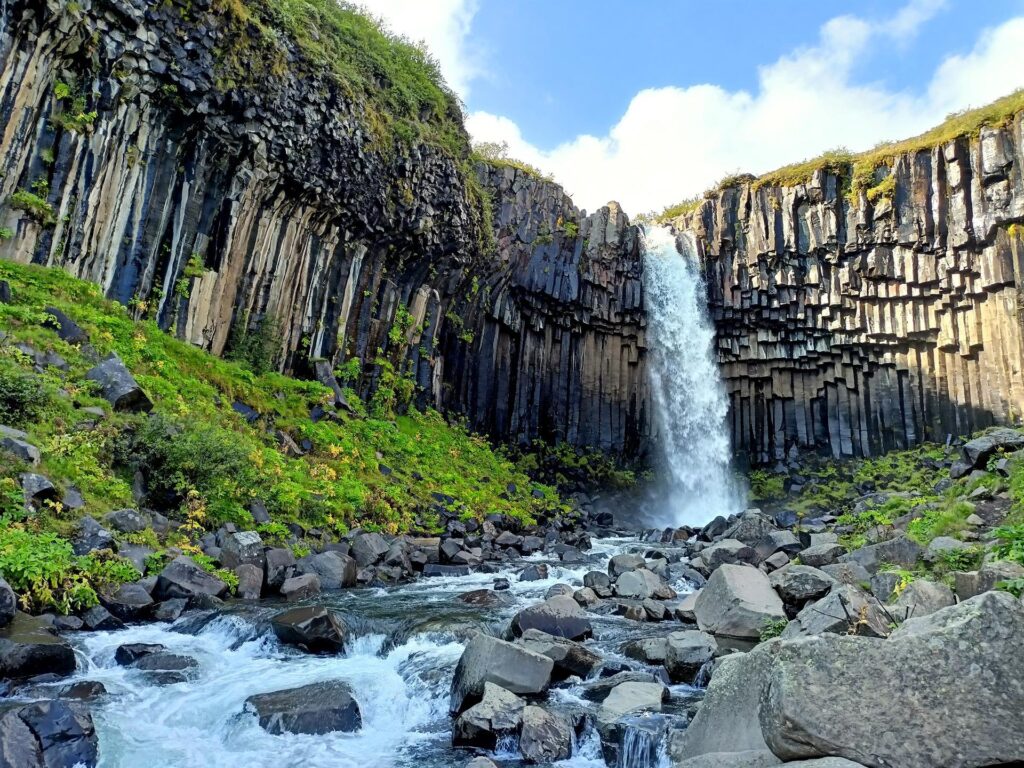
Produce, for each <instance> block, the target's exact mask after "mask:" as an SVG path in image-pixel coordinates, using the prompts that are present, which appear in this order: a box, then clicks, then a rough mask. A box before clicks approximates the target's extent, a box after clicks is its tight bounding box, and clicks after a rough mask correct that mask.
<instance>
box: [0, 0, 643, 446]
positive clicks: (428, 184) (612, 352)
mask: <svg viewBox="0 0 1024 768" xmlns="http://www.w3.org/2000/svg"><path fill="white" fill-rule="evenodd" d="M224 5H225V4H223V3H218V2H215V1H214V0H191V1H190V2H185V0H172V1H171V2H165V3H152V2H148V1H147V0H82V2H79V3H65V2H61V1H60V0H8V2H5V3H0V125H2V126H3V127H2V129H0V173H2V175H0V227H5V228H9V229H11V230H12V231H13V237H12V238H10V239H4V240H0V256H2V257H4V258H9V259H14V260H17V261H33V262H36V263H41V264H47V265H57V266H61V267H63V268H64V269H66V270H67V271H69V272H71V273H72V274H74V275H76V276H78V277H82V278H85V279H88V280H91V281H94V282H95V283H97V284H98V285H99V286H100V287H101V289H102V290H103V292H104V293H105V294H106V295H108V296H110V297H111V298H114V299H117V300H119V301H121V302H123V303H125V304H127V305H128V306H129V307H130V308H131V309H132V311H133V312H134V313H135V314H136V315H138V316H143V315H145V316H149V317H152V318H154V319H156V320H157V321H158V322H159V323H160V324H161V325H162V326H163V327H165V328H167V329H169V330H172V331H173V332H174V333H176V334H177V335H178V336H180V337H182V338H184V339H187V340H189V341H191V342H193V343H195V344H197V345H201V346H203V347H205V348H207V349H210V350H212V351H213V352H216V353H221V352H223V351H225V348H226V347H227V346H228V345H229V344H230V342H231V336H232V331H233V330H237V329H242V328H248V329H250V330H253V329H255V328H257V327H259V326H260V324H261V323H264V324H265V327H269V326H270V325H271V323H270V321H269V320H267V318H273V319H274V320H275V321H276V325H278V326H279V329H280V339H279V344H277V345H276V361H275V362H276V364H277V365H278V366H279V367H280V368H282V369H283V370H286V371H291V372H296V373H300V374H303V373H307V372H311V370H312V367H313V366H312V365H311V362H312V361H315V360H317V359H320V358H326V359H327V360H328V361H329V362H330V363H331V364H338V365H340V364H342V363H345V362H347V361H349V360H351V359H353V358H358V359H359V361H360V363H361V372H360V374H359V375H358V376H357V377H356V378H355V379H353V380H351V381H350V382H349V383H350V384H351V385H352V386H353V387H354V388H355V389H357V390H358V391H359V392H360V394H361V395H363V396H369V395H371V394H372V392H373V391H375V389H376V388H377V386H378V383H379V381H380V378H381V376H382V375H387V372H388V366H392V367H393V368H394V369H396V370H397V371H398V372H400V373H402V374H404V375H408V376H411V377H413V378H414V379H415V382H416V384H417V385H418V390H417V392H418V394H417V397H418V400H419V404H420V405H432V406H435V407H440V408H443V409H445V410H446V411H451V412H457V413H463V414H465V415H466V416H467V417H468V419H469V422H470V425H471V426H473V427H475V428H477V429H479V430H482V431H486V432H489V433H490V434H492V435H493V436H495V437H497V438H500V439H504V440H509V441H515V442H528V441H530V440H533V439H536V438H538V437H540V438H546V439H563V440H566V441H568V442H570V443H573V444H576V445H581V446H593V447H597V448H601V449H604V450H606V451H610V452H617V453H629V454H632V455H636V454H640V453H643V452H644V451H645V450H646V443H647V439H648V435H649V431H650V430H649V407H648V395H647V391H646V383H645V378H644V373H643V360H644V337H643V312H642V293H641V286H640V259H639V249H638V244H637V232H636V229H635V228H634V227H631V226H630V225H629V222H628V220H627V218H626V216H625V215H624V214H623V213H622V212H621V211H620V210H619V209H618V207H617V206H615V205H610V206H609V207H608V208H604V209H601V210H599V211H598V212H597V213H595V214H593V215H592V216H589V217H587V216H585V215H584V214H583V213H582V212H580V211H579V210H577V209H576V208H574V207H573V205H572V203H571V201H570V200H569V198H568V197H567V196H566V195H565V194H564V192H563V191H562V190H561V188H559V187H558V186H557V185H554V184H552V183H549V182H544V181H542V180H540V179H536V178H534V177H532V176H529V175H527V174H525V173H523V172H522V171H516V170H513V169H506V168H491V167H489V166H486V165H483V164H480V165H479V166H478V167H477V168H476V169H475V171H473V170H472V169H470V171H469V172H470V174H472V173H475V174H476V175H477V181H478V182H480V184H481V186H482V187H483V189H484V194H483V195H480V194H476V195H474V194H472V193H471V191H470V190H468V189H467V184H466V173H467V172H466V167H467V166H466V160H465V158H464V157H463V158H457V157H453V156H452V155H451V154H449V153H448V152H446V151H443V150H441V149H439V148H437V147H435V146H434V145H431V144H428V143H418V144H413V145H412V146H406V145H401V146H399V145H398V144H395V143H394V142H395V137H394V136H391V135H389V134H388V132H387V130H386V129H385V131H384V134H385V136H384V138H382V137H381V135H379V133H380V132H379V131H378V132H377V133H376V134H375V132H374V130H372V125H370V126H369V127H368V123H370V122H372V121H368V119H367V113H366V110H365V108H364V107H363V106H362V105H361V104H360V103H358V102H356V101H354V100H353V99H352V97H350V96H349V95H347V94H346V92H345V91H344V90H343V89H342V88H340V87H339V86H338V85H337V84H336V82H335V81H334V80H333V79H332V78H331V77H330V76H328V75H327V74H326V73H325V72H324V71H322V68H321V70H317V69H316V67H313V66H311V65H309V66H307V65H304V64H303V59H302V54H301V53H300V52H299V51H298V50H297V49H295V48H294V47H290V44H289V43H287V41H285V40H284V39H282V40H279V41H277V42H276V43H274V45H278V46H283V47H284V50H285V56H284V60H285V61H286V62H287V65H286V66H284V67H282V68H281V69H282V70H283V71H277V70H272V71H267V72H263V73H261V74H260V76H259V77H250V78H248V79H249V82H238V81H235V80H233V79H232V78H233V77H234V75H235V74H237V73H236V72H230V71H227V70H226V69H225V66H226V65H225V59H226V58H230V57H229V56H226V54H225V51H227V52H229V53H230V51H231V50H232V46H233V45H235V44H236V43H237V42H238V38H239V36H240V35H241V36H242V37H245V35H250V36H251V35H256V34H257V33H256V32H255V31H254V29H248V30H242V31H241V32H240V31H239V29H238V28H237V25H236V26H232V25H231V23H229V21H228V14H227V13H226V12H225V11H224V9H223V6H224ZM253 64H254V65H255V64H256V62H253ZM78 97H81V98H83V99H84V101H80V102H78V103H76V99H77V98H78ZM452 109H455V106H454V104H453V106H452ZM454 119H456V120H457V117H456V118H454ZM19 192H21V193H28V192H31V193H32V194H33V195H36V196H37V197H38V198H42V199H43V200H45V203H46V204H48V205H49V206H52V210H50V211H47V210H46V208H45V207H42V208H40V207H38V206H37V207H36V208H35V210H29V209H30V208H31V207H32V206H26V205H25V204H24V201H22V203H20V204H19V203H18V202H17V201H16V199H15V198H14V196H15V195H16V194H17V193H19ZM480 197H485V198H486V197H489V198H490V202H491V208H492V215H493V227H492V228H493V230H494V231H493V233H491V232H488V231H486V230H487V229H488V226H487V223H486V217H485V216H484V215H483V214H482V207H481V206H480V205H478V204H477V203H474V202H473V200H474V199H476V200H479V198H480ZM485 204H486V203H485ZM492 234H493V237H492ZM494 241H496V242H494ZM410 318H411V319H410ZM396 325H397V326H398V330H397V331H396Z"/></svg>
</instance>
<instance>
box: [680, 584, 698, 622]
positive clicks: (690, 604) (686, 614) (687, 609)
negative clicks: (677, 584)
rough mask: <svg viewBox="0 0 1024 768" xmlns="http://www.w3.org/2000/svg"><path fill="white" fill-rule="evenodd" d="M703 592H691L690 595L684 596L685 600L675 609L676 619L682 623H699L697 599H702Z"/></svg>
mask: <svg viewBox="0 0 1024 768" xmlns="http://www.w3.org/2000/svg"><path fill="white" fill-rule="evenodd" d="M700 593H701V590H699V589H698V590H697V591H696V592H691V593H690V594H688V595H683V599H682V600H680V601H679V603H678V604H677V605H676V607H675V612H676V618H677V619H679V620H680V621H692V622H696V621H697V614H696V613H695V611H696V609H697V598H698V597H700Z"/></svg>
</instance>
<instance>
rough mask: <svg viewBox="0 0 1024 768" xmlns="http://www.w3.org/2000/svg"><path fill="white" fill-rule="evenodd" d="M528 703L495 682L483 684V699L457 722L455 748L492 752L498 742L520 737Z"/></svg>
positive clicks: (453, 742) (454, 728)
mask: <svg viewBox="0 0 1024 768" xmlns="http://www.w3.org/2000/svg"><path fill="white" fill-rule="evenodd" d="M525 706H526V702H524V701H523V700H522V699H520V698H519V697H518V696H516V695H515V694H514V693H512V692H511V691H506V690H505V689H504V688H502V687H501V686H499V685H495V684H494V683H484V688H483V696H482V697H481V699H480V701H479V702H478V703H477V704H474V705H473V706H472V707H470V708H469V709H467V710H466V711H465V712H463V713H462V714H461V715H459V716H458V718H456V720H455V725H454V726H453V728H452V745H453V746H456V747H474V748H477V749H486V750H491V751H493V750H494V749H495V747H497V745H498V741H499V740H500V739H501V738H502V737H504V736H508V735H511V734H517V733H518V732H519V729H520V728H521V727H522V725H523V708H524V707H525Z"/></svg>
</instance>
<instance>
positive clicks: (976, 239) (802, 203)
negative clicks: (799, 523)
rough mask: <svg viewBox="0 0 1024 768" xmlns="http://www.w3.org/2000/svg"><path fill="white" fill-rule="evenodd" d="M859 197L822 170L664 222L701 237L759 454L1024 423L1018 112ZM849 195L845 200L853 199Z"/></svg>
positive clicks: (734, 194) (724, 359)
mask: <svg viewBox="0 0 1024 768" xmlns="http://www.w3.org/2000/svg"><path fill="white" fill-rule="evenodd" d="M891 174H892V182H891V183H888V184H886V185H881V186H880V187H879V190H885V189H886V187H887V186H888V193H887V194H883V195H874V196H873V197H874V198H875V200H874V202H871V201H869V199H868V196H867V194H866V193H865V192H860V193H859V194H857V195H850V196H848V195H847V194H844V190H843V189H842V184H843V180H842V179H841V178H838V177H837V176H836V175H834V174H831V173H828V172H826V171H817V172H816V173H814V175H813V177H812V178H811V179H810V181H809V182H807V183H805V184H800V185H797V186H791V187H779V186H771V185H758V184H757V183H756V182H746V183H743V184H740V185H739V186H735V187H731V188H727V189H724V190H722V191H720V192H719V193H718V194H717V195H716V196H714V197H713V198H712V199H709V200H706V201H705V202H704V203H703V204H702V205H701V207H700V208H699V209H698V210H696V211H695V212H693V213H691V214H688V215H685V216H683V217H681V218H680V219H677V220H676V221H675V222H674V225H675V226H676V228H677V229H680V230H682V229H689V230H691V231H692V232H694V234H695V235H696V242H697V248H698V251H699V253H700V255H701V257H702V258H703V260H704V263H705V268H706V272H707V279H708V292H709V304H710V308H711V312H712V315H713V318H714V320H715V323H716V324H717V330H718V355H719V360H720V363H721V368H722V373H723V377H724V379H725V382H726V386H727V389H728V392H729V395H730V398H731V405H732V409H731V426H732V436H733V444H734V447H735V449H736V450H737V451H738V452H739V453H740V454H742V455H745V456H748V457H749V458H750V459H751V460H752V461H754V462H761V463H764V462H771V461H775V460H777V459H780V458H782V457H783V456H784V455H785V452H786V451H787V450H788V449H789V448H790V447H791V446H794V445H797V446H802V447H811V446H813V447H817V448H824V449H827V450H829V451H830V452H831V453H832V454H833V455H835V456H858V455H872V454H877V453H880V452H882V451H886V450H890V449H893V448H902V447H906V446H909V445H912V444H914V443H917V442H920V441H922V440H937V441H943V440H945V439H946V437H947V435H949V434H954V435H958V434H964V433H968V432H970V431H971V430H974V429H978V428H981V427H984V426H987V425H989V424H992V423H993V422H1005V421H1013V420H1017V419H1019V418H1020V416H1021V414H1022V413H1024V376H1022V369H1024V333H1022V314H1021V313H1022V308H1024V307H1022V304H1021V293H1020V292H1021V286H1022V285H1024V282H1022V278H1024V274H1022V272H1024V239H1022V234H1024V229H1022V227H1021V226H1020V225H1019V222H1021V221H1024V118H1022V116H1021V115H1017V117H1016V119H1015V120H1013V121H1012V122H1011V123H1010V124H1008V125H1006V126H1005V127H1000V128H995V127H993V128H985V129H982V130H981V132H980V136H977V137H974V138H968V137H962V138H959V139H956V140H953V141H951V142H948V143H946V144H943V145H941V146H936V147H934V148H932V149H929V150H922V151H918V152H913V153H909V154H903V155H900V156H898V157H897V158H896V159H895V162H894V164H893V165H892V169H891ZM851 197H852V198H853V199H850V198H851Z"/></svg>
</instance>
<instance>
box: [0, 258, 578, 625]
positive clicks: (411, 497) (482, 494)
mask: <svg viewBox="0 0 1024 768" xmlns="http://www.w3.org/2000/svg"><path fill="white" fill-rule="evenodd" d="M0 279H3V280H6V281H8V283H9V284H10V285H11V289H12V294H13V301H12V302H11V303H9V304H0V330H3V331H4V332H5V333H7V338H6V339H5V340H4V341H3V342H2V343H0V390H2V391H0V410H3V411H4V413H5V414H6V415H7V416H8V417H10V418H9V419H8V420H9V421H17V422H18V424H17V426H19V427H21V428H23V429H25V430H26V431H27V432H28V433H29V440H30V441H31V442H32V443H33V444H35V445H37V446H38V447H39V448H40V449H41V451H42V454H43V459H42V465H41V467H39V469H38V470H36V471H39V472H40V473H42V474H44V475H46V476H47V477H49V478H50V479H51V480H52V481H53V482H54V483H55V484H56V485H58V486H61V487H65V488H66V487H67V486H69V485H75V486H76V487H77V488H79V489H80V491H81V492H82V494H83V496H84V498H85V501H86V513H88V514H92V515H94V516H97V517H98V516H101V515H102V514H103V513H105V512H107V511H109V510H111V509H116V508H120V507H126V506H134V505H135V504H134V501H133V497H132V493H131V480H132V474H133V471H134V469H136V467H137V466H141V468H143V469H146V468H148V469H149V470H150V473H149V474H150V478H149V481H150V482H149V488H148V490H149V491H150V495H151V497H154V499H155V500H153V501H151V502H149V503H150V504H151V505H153V506H155V507H157V508H162V509H163V511H165V512H166V513H167V514H168V515H169V516H170V517H172V518H173V519H177V520H179V521H181V522H182V523H183V525H182V527H181V528H180V529H179V532H178V534H176V535H175V536H172V537H171V538H168V539H167V540H166V541H164V542H162V543H163V544H164V545H175V546H179V547H182V548H184V549H185V550H186V551H189V552H191V553H192V554H196V553H197V552H198V549H197V548H196V547H195V542H196V541H197V539H198V537H199V536H200V535H201V534H202V533H203V532H204V531H206V530H212V529H215V528H216V527H217V526H219V525H220V524H221V523H224V522H228V521H233V522H236V523H239V524H242V525H245V526H247V527H252V519H251V516H250V515H249V513H248V511H247V505H248V503H249V502H250V500H252V499H254V498H256V499H260V500H262V501H263V502H264V503H265V504H266V505H267V507H268V509H269V511H270V513H271V515H272V518H273V521H274V524H276V527H274V528H271V529H268V533H269V532H271V531H276V532H277V534H278V535H280V532H281V531H282V530H284V529H283V524H285V523H298V524H301V525H302V526H303V527H304V528H306V529H309V528H313V527H315V528H319V529H322V530H324V531H327V532H329V533H331V534H334V535H340V534H343V533H345V532H347V531H348V530H350V529H352V528H354V527H357V526H359V527H362V528H366V529H371V530H380V531H384V532H387V533H400V532H405V531H409V530H422V531H431V530H437V528H436V526H437V525H438V523H439V520H438V518H437V515H436V513H434V512H432V511H431V505H432V504H434V503H435V499H434V496H433V494H435V493H436V494H444V495H448V496H451V497H454V498H455V499H456V502H455V505H456V509H457V510H458V511H459V512H460V513H461V514H462V515H463V516H464V517H476V518H482V517H483V516H485V515H487V514H490V513H501V514H504V515H508V516H510V517H513V518H517V519H519V520H522V521H525V522H532V521H533V520H534V519H535V517H536V516H538V515H541V514H547V513H555V512H566V511H567V510H568V507H567V506H566V505H565V504H564V503H563V502H562V501H561V499H560V497H559V495H558V494H557V492H556V491H555V490H554V489H552V488H550V487H547V486H543V485H539V484H537V483H534V482H532V481H531V480H530V478H529V477H528V476H527V475H526V473H525V472H524V471H523V470H522V469H521V468H519V467H517V466H516V465H515V464H514V463H513V461H512V460H511V459H510V458H509V457H507V456H506V455H504V454H503V453H502V452H500V451H499V450H497V449H495V448H493V447H492V446H491V445H490V444H489V443H488V442H487V441H486V440H485V439H483V438H481V437H478V436H476V435H473V434H471V433H470V432H469V431H467V430H466V429H465V428H464V427H462V426H460V425H459V424H455V423H449V422H448V421H446V420H445V419H444V418H443V417H442V416H441V415H439V414H438V413H436V412H433V411H427V412H424V413H421V412H418V411H415V410H410V411H408V412H407V413H404V414H400V415H395V414H394V413H391V412H389V409H388V407H387V405H386V404H384V405H381V404H380V403H379V402H378V403H377V404H376V406H375V407H377V410H376V411H375V412H376V413H378V414H379V417H378V418H370V417H359V416H350V415H347V414H342V415H340V416H339V418H338V420H328V419H325V420H322V421H319V422H318V423H313V421H312V420H311V419H310V418H309V413H310V409H311V408H313V407H314V406H316V405H318V404H325V403H327V402H328V401H329V400H330V398H331V396H332V395H331V393H330V391H329V390H328V389H327V388H326V387H324V386H322V385H320V384H318V383H316V382H311V381H300V380H296V379H292V378H289V377H286V376H282V375H280V374H277V373H272V372H266V373H261V374H257V373H254V372H253V371H252V370H250V369H249V368H247V367H246V366H244V365H242V364H240V363H237V362H232V361H229V360H223V359H220V358H217V357H214V356H212V355H210V354H207V353H206V352H203V351H202V350H200V349H198V348H195V347H193V346H191V345H189V344H187V343H185V342H182V341H179V340H177V339H175V338H173V337H171V336H169V335H167V334H166V333H164V332H163V331H161V330H160V329H159V328H158V327H157V326H156V325H155V324H154V323H152V322H149V321H134V320H132V318H131V316H130V315H129V312H128V310H127V309H126V308H125V307H123V306H122V305H120V304H117V303H114V302H109V301H107V300H105V299H103V298H102V296H101V295H100V292H99V289H98V288H97V287H96V286H94V285H92V284H90V283H86V282H82V281H79V280H76V279H74V278H72V277H70V276H69V275H67V274H66V273H64V272H62V271H60V270H56V269H47V268H42V267H36V266H25V265H18V264H13V263H10V262H0ZM48 305H53V306H56V307H57V308H58V309H60V310H61V311H63V312H66V313H67V314H68V315H69V316H70V317H72V318H73V319H74V320H75V321H76V322H77V323H78V324H79V325H81V326H82V327H83V328H84V329H85V330H86V331H87V333H88V334H89V337H90V341H91V343H92V345H93V346H94V347H95V348H96V350H97V352H99V353H100V354H107V353H109V352H116V353H117V354H118V355H120V357H121V358H122V359H123V360H124V361H125V363H126V365H127V366H128V367H129V368H130V370H131V371H132V373H133V375H134V376H135V378H136V379H137V380H138V382H139V383H140V385H141V386H142V387H143V389H144V390H145V391H146V392H147V394H148V395H149V396H150V398H151V399H152V400H153V402H154V411H153V415H152V416H150V417H146V416H142V415H131V414H122V413H114V412H111V410H110V407H109V406H108V405H107V404H106V402H105V401H103V400H101V399H99V398H98V397H97V396H96V394H95V392H94V389H93V385H92V383H91V382H89V381H87V380H86V379H85V372H86V371H87V370H88V369H89V368H90V367H91V363H90V362H89V360H88V359H87V358H86V357H85V356H84V355H83V353H82V351H81V350H80V349H79V348H77V347H73V346H70V345H68V344H66V343H65V342H63V341H61V340H60V339H59V338H58V337H57V335H56V333H55V332H54V331H53V330H51V329H49V328H46V327H44V326H43V325H42V322H43V321H44V320H45V318H46V313H45V312H44V307H46V306H48ZM17 342H24V343H28V344H31V345H33V346H34V347H35V348H36V349H38V350H40V351H52V352H55V353H57V354H59V355H61V356H62V357H63V358H64V359H65V360H66V361H67V363H68V366H69V370H68V371H66V372H65V371H61V370H58V369H56V368H53V367H50V368H47V369H46V370H45V371H44V372H43V373H35V372H34V371H33V370H32V362H31V360H29V359H28V358H27V357H26V356H25V355H23V354H22V353H21V352H19V351H17V350H16V349H15V348H14V346H13V345H14V344H15V343H17ZM236 400H238V401H242V402H244V403H246V404H248V405H249V406H251V407H253V408H255V409H256V410H257V411H259V413H260V414H261V416H260V419H259V421H258V422H257V423H255V424H253V425H250V424H249V423H247V422H246V421H245V420H244V419H242V418H241V417H240V416H239V415H238V414H236V413H235V412H234V411H233V410H232V407H231V404H232V403H233V402H234V401H236ZM97 405H98V406H100V407H102V408H103V409H104V410H105V411H106V417H105V418H103V419H100V420H98V422H97V423H95V424H94V425H93V426H91V427H82V426H80V425H81V424H82V422H91V421H93V420H94V419H95V417H94V416H91V415H89V414H85V413H83V412H82V411H81V410H80V408H81V407H85V406H97ZM354 405H355V406H356V407H357V408H359V407H360V406H361V404H360V403H359V402H358V400H355V401H354ZM393 405H394V403H392V407H393ZM371 406H374V404H373V403H371ZM378 406H379V407H378ZM371 410H372V409H371ZM275 430H281V431H283V432H285V433H287V434H289V435H290V436H292V437H293V438H294V439H295V440H296V441H301V440H303V439H304V438H308V439H309V440H310V441H311V442H312V445H313V448H312V450H311V451H310V452H309V453H307V454H306V455H304V456H299V457H291V456H288V455H286V453H284V452H283V451H282V450H281V449H280V447H279V444H278V441H277V439H276V438H275V435H274V431H275ZM380 465H386V466H387V467H388V468H390V469H391V470H392V471H391V473H390V474H388V473H386V471H382V469H381V467H380ZM24 469H25V467H24V465H21V464H20V463H19V462H17V461H16V460H14V458H13V457H11V456H9V455H7V454H0V510H2V515H0V525H2V526H7V527H13V528H14V529H18V530H24V531H25V532H27V533H30V534H32V535H44V536H49V535H51V534H52V535H54V536H57V537H58V539H59V540H60V541H63V538H62V537H67V536H69V535H70V534H71V532H72V530H73V528H74V525H75V523H76V521H77V519H78V517H79V516H80V515H81V514H82V513H81V512H80V511H72V510H67V509H64V508H63V507H62V506H61V505H60V504H55V505H51V506H50V507H47V508H46V509H43V510H41V511H39V512H38V513H37V514H35V515H32V516H28V515H26V514H25V513H24V508H23V507H22V506H21V504H20V497H19V493H20V492H19V491H18V489H17V485H16V483H15V482H14V481H13V478H14V477H16V476H17V473H18V472H20V471H24ZM417 478H421V479H417ZM512 486H514V488H513V487H512ZM534 490H539V491H540V493H539V494H537V496H539V498H535V495H534V493H533V491H534ZM143 535H145V536H148V535H149V534H147V533H144V534H143ZM62 557H63V556H62ZM62 562H64V561H63V560H62ZM72 566H74V567H75V568H77V567H78V566H77V565H75V564H74V563H70V564H68V563H65V567H63V568H62V573H63V574H64V576H62V578H65V577H66V578H71V577H70V576H69V575H68V574H71V573H72V572H73V571H74V569H73V568H72ZM74 572H77V571H74ZM86 582H87V583H86V586H89V585H90V584H91V583H92V582H91V581H90V580H89V579H86ZM69 584H70V586H68V587H67V588H64V589H63V590H61V594H62V595H64V594H67V595H72V596H71V597H67V598H64V597H54V598H53V600H51V601H50V602H51V604H56V603H54V601H57V602H59V605H60V607H61V608H62V609H66V608H70V607H80V606H81V605H83V604H84V603H82V602H81V599H79V598H81V595H79V593H78V592H77V591H76V590H78V588H79V587H80V586H81V585H80V584H78V582H77V581H75V580H74V579H72V580H71V582H69ZM76 585H77V586H76ZM83 589H84V588H83ZM94 591H95V588H94ZM82 594H83V595H86V597H87V593H85V592H84V591H83V592H82ZM74 595H78V597H75V596H74ZM82 599H85V598H82ZM69 601H70V602H69ZM46 602H47V600H46V599H38V600H37V599H34V598H33V601H32V603H33V605H35V606H39V605H42V604H44V603H46Z"/></svg>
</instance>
